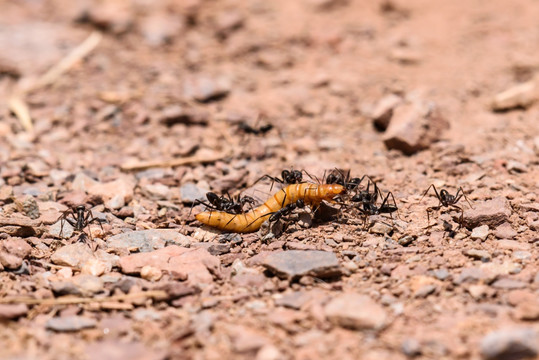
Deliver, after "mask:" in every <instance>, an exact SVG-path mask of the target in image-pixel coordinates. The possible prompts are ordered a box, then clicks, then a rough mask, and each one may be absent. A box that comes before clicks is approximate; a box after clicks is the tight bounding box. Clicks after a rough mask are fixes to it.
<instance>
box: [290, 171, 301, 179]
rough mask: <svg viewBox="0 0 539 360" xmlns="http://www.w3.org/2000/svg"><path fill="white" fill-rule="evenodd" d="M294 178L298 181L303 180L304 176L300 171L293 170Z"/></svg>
mask: <svg viewBox="0 0 539 360" xmlns="http://www.w3.org/2000/svg"><path fill="white" fill-rule="evenodd" d="M292 176H294V177H295V178H296V179H301V178H303V174H302V173H301V171H299V170H292Z"/></svg>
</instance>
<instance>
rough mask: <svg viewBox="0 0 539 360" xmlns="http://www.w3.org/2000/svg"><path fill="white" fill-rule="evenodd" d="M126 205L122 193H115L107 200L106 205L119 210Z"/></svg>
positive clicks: (108, 207)
mask: <svg viewBox="0 0 539 360" xmlns="http://www.w3.org/2000/svg"><path fill="white" fill-rule="evenodd" d="M124 206H125V199H124V197H123V196H122V195H114V196H113V197H112V198H110V200H108V201H105V207H106V208H107V209H111V210H118V209H121V208H122V207H124Z"/></svg>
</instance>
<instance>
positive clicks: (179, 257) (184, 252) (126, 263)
mask: <svg viewBox="0 0 539 360" xmlns="http://www.w3.org/2000/svg"><path fill="white" fill-rule="evenodd" d="M144 266H152V267H154V268H157V269H159V270H161V271H166V272H169V273H171V274H172V275H174V274H175V273H180V274H182V273H183V274H187V275H188V279H189V281H190V282H191V283H193V284H196V283H199V282H202V283H211V282H213V276H212V274H213V275H216V276H219V273H220V261H219V259H218V258H216V257H215V256H212V255H211V254H210V253H209V252H208V251H207V250H206V249H202V248H198V249H187V248H183V247H179V246H176V245H172V246H168V247H165V248H163V249H159V250H155V251H152V252H150V253H139V254H133V255H129V256H124V257H121V258H120V268H121V269H122V272H123V273H125V274H140V271H141V270H142V268H143V267H144Z"/></svg>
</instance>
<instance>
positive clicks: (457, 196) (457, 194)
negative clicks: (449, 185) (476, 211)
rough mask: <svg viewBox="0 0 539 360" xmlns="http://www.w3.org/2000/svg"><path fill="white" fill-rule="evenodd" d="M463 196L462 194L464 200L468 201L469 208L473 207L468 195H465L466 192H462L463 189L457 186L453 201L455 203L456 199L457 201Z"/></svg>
mask: <svg viewBox="0 0 539 360" xmlns="http://www.w3.org/2000/svg"><path fill="white" fill-rule="evenodd" d="M459 194H460V195H459ZM463 196H464V200H466V202H467V203H468V205H470V208H472V209H473V206H472V204H471V203H470V200H468V197H467V196H466V194H465V193H464V190H462V187H459V189H458V191H457V193H456V194H455V203H456V202H457V201H459V200H460V198H461V197H463Z"/></svg>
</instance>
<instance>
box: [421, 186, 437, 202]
mask: <svg viewBox="0 0 539 360" xmlns="http://www.w3.org/2000/svg"><path fill="white" fill-rule="evenodd" d="M430 188H433V189H434V192H435V193H436V197H437V198H438V199H440V195H438V190H436V186H434V184H430V186H429V187H428V188H427V190H425V192H424V193H423V196H421V199H419V202H421V200H423V198H424V197H425V195H427V193H428V192H429V190H430Z"/></svg>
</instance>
